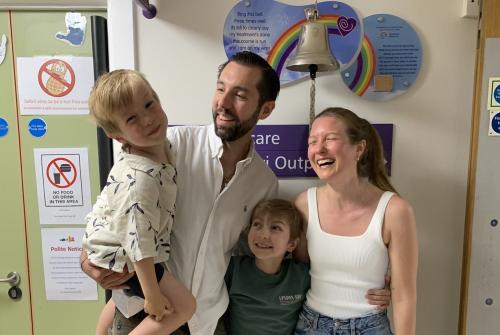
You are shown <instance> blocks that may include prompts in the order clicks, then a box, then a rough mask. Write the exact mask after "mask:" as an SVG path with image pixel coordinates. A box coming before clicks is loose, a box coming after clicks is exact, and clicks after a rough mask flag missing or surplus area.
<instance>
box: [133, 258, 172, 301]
mask: <svg viewBox="0 0 500 335" xmlns="http://www.w3.org/2000/svg"><path fill="white" fill-rule="evenodd" d="M164 273H165V269H164V268H163V265H162V264H161V263H156V264H155V274H156V280H157V281H158V283H159V282H160V280H161V278H162V277H163V274H164ZM125 285H128V286H129V287H130V288H129V289H127V290H125V292H127V293H128V294H130V295H135V296H138V297H141V298H143V299H144V293H143V292H142V288H141V284H140V283H139V278H138V277H137V274H135V275H134V276H133V277H132V278H130V279H129V280H128V281H127V282H126V283H125Z"/></svg>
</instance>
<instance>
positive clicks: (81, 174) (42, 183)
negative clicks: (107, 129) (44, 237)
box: [34, 148, 92, 224]
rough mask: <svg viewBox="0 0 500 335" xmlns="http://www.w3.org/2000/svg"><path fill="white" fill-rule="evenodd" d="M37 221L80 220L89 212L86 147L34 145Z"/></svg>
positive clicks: (72, 221) (45, 222) (49, 222)
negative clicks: (40, 146) (41, 146)
mask: <svg viewBox="0 0 500 335" xmlns="http://www.w3.org/2000/svg"><path fill="white" fill-rule="evenodd" d="M34 153H35V172H36V185H37V193H38V209H39V214H40V224H84V223H85V222H84V218H85V216H86V215H87V214H88V213H89V212H90V210H91V208H92V204H91V202H90V178H89V168H88V167H89V164H88V151H87V149H86V148H50V149H45V148H44V149H40V148H37V149H34Z"/></svg>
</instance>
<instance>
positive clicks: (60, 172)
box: [45, 157, 77, 188]
mask: <svg viewBox="0 0 500 335" xmlns="http://www.w3.org/2000/svg"><path fill="white" fill-rule="evenodd" d="M52 167H54V169H55V170H52V169H51V168H52ZM51 170H52V173H51ZM71 173H73V177H71ZM45 175H46V176H47V179H48V181H49V182H50V183H51V184H52V185H54V186H55V187H57V188H68V187H70V186H71V185H73V184H74V183H75V180H76V175H77V172H76V167H75V164H73V162H72V161H70V160H69V159H66V158H64V157H59V158H55V159H53V160H51V161H50V163H49V164H48V165H47V169H46V170H45Z"/></svg>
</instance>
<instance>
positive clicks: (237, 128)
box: [212, 106, 260, 142]
mask: <svg viewBox="0 0 500 335" xmlns="http://www.w3.org/2000/svg"><path fill="white" fill-rule="evenodd" d="M221 110H222V108H219V109H217V110H212V115H213V119H214V128H215V134H216V135H217V136H219V137H220V139H221V140H222V141H227V142H232V141H236V140H238V139H240V138H242V137H243V136H244V135H246V134H247V133H248V132H249V131H250V130H252V128H253V127H254V126H255V125H256V124H257V121H258V120H259V114H260V106H259V107H258V108H257V109H256V110H255V112H254V113H253V114H252V116H251V117H250V119H248V120H246V121H243V122H241V120H240V119H239V118H238V116H236V115H234V114H232V113H229V112H228V111H227V110H226V111H225V113H226V114H230V115H231V116H232V117H233V118H234V121H233V122H234V125H233V126H232V127H221V126H218V125H217V120H216V119H217V112H218V111H221Z"/></svg>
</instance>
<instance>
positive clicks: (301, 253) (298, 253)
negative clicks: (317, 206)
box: [293, 191, 309, 263]
mask: <svg viewBox="0 0 500 335" xmlns="http://www.w3.org/2000/svg"><path fill="white" fill-rule="evenodd" d="M295 206H296V207H297V209H298V210H299V212H300V213H301V214H302V219H303V222H304V224H303V225H302V232H301V233H300V238H299V244H298V245H297V248H295V250H294V251H293V258H295V259H296V260H298V261H300V262H302V263H309V253H308V252H307V238H306V233H307V220H308V217H309V215H308V207H307V191H305V192H302V193H300V194H299V195H298V196H297V199H295Z"/></svg>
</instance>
